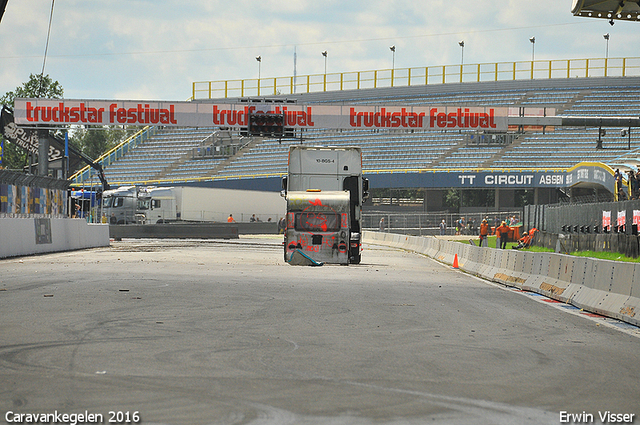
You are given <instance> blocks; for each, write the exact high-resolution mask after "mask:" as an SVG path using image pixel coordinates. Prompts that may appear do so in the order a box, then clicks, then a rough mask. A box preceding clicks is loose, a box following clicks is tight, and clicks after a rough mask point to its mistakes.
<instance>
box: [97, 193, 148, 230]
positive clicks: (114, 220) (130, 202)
mask: <svg viewBox="0 0 640 425" xmlns="http://www.w3.org/2000/svg"><path fill="white" fill-rule="evenodd" d="M137 207H138V189H137V188H136V187H135V186H122V187H119V188H117V189H109V190H105V191H104V192H102V214H103V215H105V216H106V217H107V220H108V221H109V223H111V224H129V223H136V222H137V221H139V217H138V218H136V213H137Z"/></svg>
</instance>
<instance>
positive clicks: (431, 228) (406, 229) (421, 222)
mask: <svg viewBox="0 0 640 425" xmlns="http://www.w3.org/2000/svg"><path fill="white" fill-rule="evenodd" d="M521 216H522V210H508V211H492V212H475V213H462V214H460V213H449V212H441V213H394V212H383V211H366V212H363V213H362V223H363V227H364V229H365V230H377V231H384V232H393V233H402V234H406V235H413V236H428V235H440V234H441V233H440V223H442V220H444V222H445V224H446V230H445V233H444V234H445V235H455V234H456V222H457V221H458V220H459V219H461V218H463V219H464V223H465V227H464V228H463V229H462V230H461V234H463V235H478V234H479V229H480V223H481V222H482V219H484V218H487V219H488V221H489V225H490V226H491V227H493V226H496V225H497V226H499V225H500V223H501V222H502V221H503V220H506V219H507V218H512V217H515V220H516V222H517V223H520V219H521ZM514 225H515V224H514Z"/></svg>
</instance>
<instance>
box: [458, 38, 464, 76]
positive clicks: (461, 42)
mask: <svg viewBox="0 0 640 425" xmlns="http://www.w3.org/2000/svg"><path fill="white" fill-rule="evenodd" d="M458 46H460V48H461V50H462V54H461V56H460V82H462V70H463V68H464V40H461V41H459V42H458Z"/></svg>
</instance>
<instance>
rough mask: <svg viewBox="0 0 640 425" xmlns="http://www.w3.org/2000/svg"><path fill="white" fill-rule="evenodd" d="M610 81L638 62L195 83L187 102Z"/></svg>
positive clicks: (636, 69) (634, 69) (559, 62)
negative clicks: (496, 84) (596, 79)
mask: <svg viewBox="0 0 640 425" xmlns="http://www.w3.org/2000/svg"><path fill="white" fill-rule="evenodd" d="M614 76H616V77H631V76H640V57H631V58H590V59H553V60H535V61H519V62H493V63H478V64H464V65H461V64H460V65H438V66H427V67H417V68H395V69H380V70H373V71H352V72H339V73H330V74H310V75H301V76H297V77H270V78H259V79H243V80H219V81H196V82H194V83H192V99H216V98H227V97H245V96H270V95H287V94H294V93H313V92H325V91H342V90H359V89H368V88H381V87H409V86H415V85H429V84H447V83H462V82H465V83H466V82H483V81H515V80H533V79H541V80H542V79H551V78H575V77H579V78H588V77H614Z"/></svg>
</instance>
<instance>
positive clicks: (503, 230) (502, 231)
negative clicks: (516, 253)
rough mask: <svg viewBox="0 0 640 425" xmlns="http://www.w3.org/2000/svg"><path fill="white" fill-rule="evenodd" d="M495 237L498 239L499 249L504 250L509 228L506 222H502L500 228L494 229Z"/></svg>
mask: <svg viewBox="0 0 640 425" xmlns="http://www.w3.org/2000/svg"><path fill="white" fill-rule="evenodd" d="M496 235H498V237H499V238H500V249H505V248H506V247H507V240H508V239H509V226H507V223H506V222H504V221H503V222H502V224H500V227H498V228H497V229H496Z"/></svg>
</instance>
